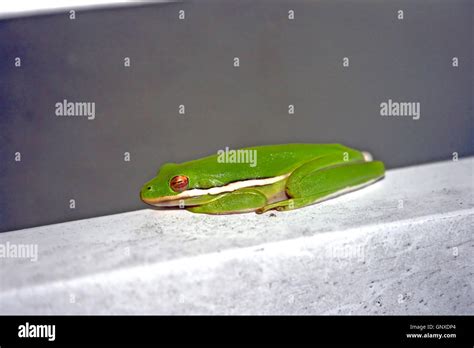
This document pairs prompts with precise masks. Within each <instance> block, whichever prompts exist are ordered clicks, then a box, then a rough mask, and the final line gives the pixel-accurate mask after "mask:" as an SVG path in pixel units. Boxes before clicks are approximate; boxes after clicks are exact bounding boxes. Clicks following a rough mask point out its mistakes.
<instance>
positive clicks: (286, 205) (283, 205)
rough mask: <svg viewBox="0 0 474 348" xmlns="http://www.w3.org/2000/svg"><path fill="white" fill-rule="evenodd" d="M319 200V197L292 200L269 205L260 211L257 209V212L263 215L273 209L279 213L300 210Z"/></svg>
mask: <svg viewBox="0 0 474 348" xmlns="http://www.w3.org/2000/svg"><path fill="white" fill-rule="evenodd" d="M317 199H318V196H314V197H313V196H312V197H301V198H290V199H286V200H284V201H280V202H275V203H272V204H268V205H266V206H264V207H262V208H260V209H257V210H256V211H255V212H256V213H257V214H263V213H266V212H267V211H269V210H272V209H274V210H278V211H286V210H292V209H298V208H301V207H304V206H305V205H309V204H312V203H315V201H316V200H317Z"/></svg>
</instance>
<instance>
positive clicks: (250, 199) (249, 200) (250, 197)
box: [186, 188, 267, 214]
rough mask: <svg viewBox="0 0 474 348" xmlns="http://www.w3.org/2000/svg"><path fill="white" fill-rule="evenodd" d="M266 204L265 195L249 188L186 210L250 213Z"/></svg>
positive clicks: (212, 212) (213, 212) (216, 212)
mask: <svg viewBox="0 0 474 348" xmlns="http://www.w3.org/2000/svg"><path fill="white" fill-rule="evenodd" d="M265 204H267V198H266V197H265V195H263V194H262V193H261V192H260V191H258V190H255V189H250V188H248V189H240V190H237V191H234V192H230V193H226V194H223V195H222V197H221V198H219V199H216V200H214V201H212V202H209V203H207V204H203V205H199V206H195V207H188V208H186V209H187V210H189V211H191V212H193V213H201V214H232V213H248V212H252V211H255V210H257V209H259V208H262V207H264V206H265Z"/></svg>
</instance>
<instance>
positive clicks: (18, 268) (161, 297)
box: [0, 158, 474, 314]
mask: <svg viewBox="0 0 474 348" xmlns="http://www.w3.org/2000/svg"><path fill="white" fill-rule="evenodd" d="M473 167H474V158H469V159H463V160H459V161H457V162H453V161H446V162H439V163H433V164H428V165H423V166H418V167H409V168H402V169H396V170H392V171H389V172H388V173H387V175H386V178H385V179H384V180H383V181H381V182H378V183H376V184H374V185H372V186H370V187H368V188H366V189H364V190H361V191H358V192H354V193H351V194H348V195H345V196H342V197H339V198H336V199H333V200H330V201H327V202H324V203H321V204H319V205H314V206H310V207H307V208H304V209H300V210H295V211H292V212H283V213H280V212H274V213H267V214H264V215H256V214H244V215H229V216H206V215H195V214H191V213H188V212H186V211H180V210H177V211H154V210H149V209H145V210H141V211H135V212H130V213H125V214H119V215H111V216H105V217H100V218H94V219H88V220H81V221H75V222H69V223H64V224H57V225H50V226H42V227H37V228H31V229H26V230H20V231H15V232H7V233H3V234H0V245H1V244H3V245H7V243H9V244H10V245H12V244H14V245H21V244H35V245H37V247H38V260H37V261H36V262H34V261H31V260H30V259H28V258H13V257H6V258H5V257H4V258H0V263H1V269H0V280H1V283H0V313H9V314H13V313H15V314H17V313H22V314H23V313H29V314H44V313H48V314H49V313H54V314H64V313H67V314H69V313H160V314H161V313H231V314H243V313H271V314H339V313H341V314H474V295H473V285H474V284H473V279H474V275H473V272H474V267H473V261H472V260H473V256H474V241H473V225H474V224H473V222H474V221H473V220H474V208H473V207H474V204H473V190H474V188H473V187H474V186H473V185H474V181H473Z"/></svg>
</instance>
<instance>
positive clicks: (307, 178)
mask: <svg viewBox="0 0 474 348" xmlns="http://www.w3.org/2000/svg"><path fill="white" fill-rule="evenodd" d="M226 151H227V149H226ZM232 151H234V152H231V153H230V155H229V153H226V154H225V156H224V155H223V153H218V154H215V155H211V156H208V157H204V158H201V159H197V160H193V161H189V162H184V163H180V164H177V163H165V164H164V165H163V166H162V167H161V168H160V170H159V171H158V174H157V176H156V177H155V178H154V179H152V180H151V181H149V182H147V183H146V184H145V185H144V186H143V187H142V189H141V191H140V198H141V199H142V201H143V202H145V203H147V204H150V205H153V206H157V207H181V208H185V209H187V210H189V211H191V212H194V213H205V214H229V213H245V212H257V213H263V212H266V211H268V210H272V209H276V210H279V211H281V210H291V209H296V208H300V207H304V206H306V205H310V204H313V203H317V202H321V201H323V200H326V199H329V198H333V197H335V196H338V195H341V194H344V193H347V192H350V191H354V190H357V189H360V188H362V187H365V186H367V185H369V184H371V183H373V182H375V181H377V180H379V179H381V178H383V176H384V173H385V168H384V164H383V163H382V162H380V161H373V160H372V157H371V155H370V154H369V153H367V152H362V151H358V150H355V149H351V148H349V147H346V146H343V145H340V144H282V145H266V146H256V147H248V148H244V149H239V150H232ZM249 158H253V159H252V161H251V162H250V161H248V159H249Z"/></svg>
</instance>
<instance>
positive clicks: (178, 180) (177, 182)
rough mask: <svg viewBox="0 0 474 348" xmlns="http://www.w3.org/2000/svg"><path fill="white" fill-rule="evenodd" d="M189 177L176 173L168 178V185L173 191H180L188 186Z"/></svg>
mask: <svg viewBox="0 0 474 348" xmlns="http://www.w3.org/2000/svg"><path fill="white" fill-rule="evenodd" d="M188 184H189V179H188V177H187V176H184V175H177V176H175V177H173V178H172V179H171V180H170V187H171V189H172V190H173V191H175V192H182V191H184V190H186V189H187V188H188Z"/></svg>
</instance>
